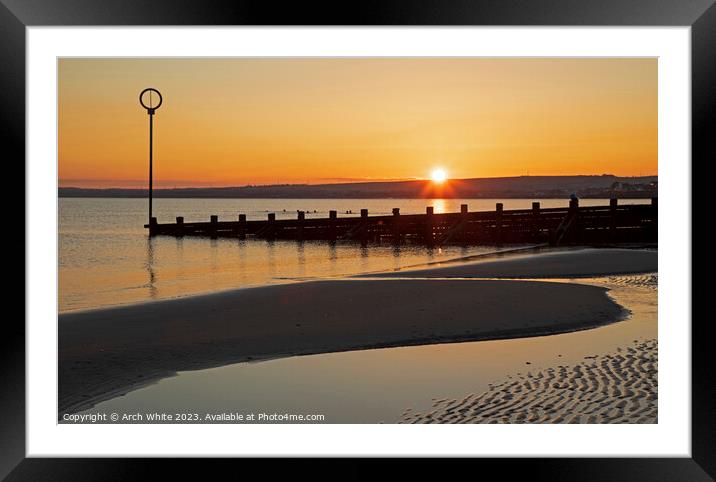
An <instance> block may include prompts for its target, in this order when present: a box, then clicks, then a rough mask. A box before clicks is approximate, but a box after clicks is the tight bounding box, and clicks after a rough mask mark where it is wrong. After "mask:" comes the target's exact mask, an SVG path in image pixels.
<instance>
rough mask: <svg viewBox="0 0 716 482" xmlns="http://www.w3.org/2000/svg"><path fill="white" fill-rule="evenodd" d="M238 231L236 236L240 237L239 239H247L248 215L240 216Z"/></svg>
mask: <svg viewBox="0 0 716 482" xmlns="http://www.w3.org/2000/svg"><path fill="white" fill-rule="evenodd" d="M237 230H238V231H237V233H236V234H237V235H238V236H239V239H246V214H239V224H238V226H237Z"/></svg>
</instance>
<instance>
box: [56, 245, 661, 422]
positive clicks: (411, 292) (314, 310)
mask: <svg viewBox="0 0 716 482" xmlns="http://www.w3.org/2000/svg"><path fill="white" fill-rule="evenodd" d="M540 258H542V259H540ZM656 258H657V253H656V252H655V251H636V250H581V251H575V250H568V251H565V252H561V253H547V254H537V255H529V256H520V257H508V258H503V259H498V260H486V261H480V262H475V263H469V264H465V265H451V266H448V267H437V268H431V269H430V270H429V271H430V272H432V273H433V274H432V275H430V276H427V275H425V270H423V272H422V273H421V272H420V271H410V272H408V271H406V272H401V273H420V275H419V276H418V277H425V278H430V277H434V278H437V277H445V278H448V277H451V276H455V277H460V278H471V277H475V278H477V277H486V278H499V277H524V278H529V277H533V278H544V277H562V276H564V273H565V271H566V270H568V271H569V272H570V276H590V275H592V276H593V275H594V274H595V273H594V271H595V270H596V271H597V272H598V274H608V273H605V272H604V271H603V270H602V271H599V267H600V266H602V267H603V263H604V262H606V261H605V260H606V259H614V260H617V261H618V262H619V264H618V266H616V262H615V264H614V265H608V267H614V268H618V269H615V272H616V273H625V272H633V273H643V272H653V271H656ZM455 270H460V274H459V275H457V274H455ZM550 270H551V271H550ZM440 273H443V274H445V276H439V275H440ZM515 273H519V274H515ZM390 275H391V276H395V273H390ZM624 316H625V311H624V310H623V309H622V307H620V306H619V305H617V304H616V303H615V302H614V301H612V300H611V299H610V298H609V297H608V296H607V290H606V289H605V288H602V287H598V286H588V285H581V284H569V283H552V282H546V281H519V280H479V279H453V280H451V279H413V280H410V279H402V280H391V279H385V280H380V279H377V280H361V279H353V280H328V281H313V282H304V283H295V284H288V285H277V286H266V287H261V288H253V289H242V290H233V291H226V292H221V293H215V294H211V295H204V296H195V297H187V298H180V299H174V300H166V301H159V302H153V303H145V304H138V305H130V306H123V307H117V308H111V309H100V310H90V311H84V312H75V313H68V314H63V315H61V316H60V319H59V347H60V349H59V412H60V414H62V413H68V412H74V411H77V410H81V409H84V408H88V407H90V406H92V405H93V404H95V403H97V402H98V401H101V400H106V399H108V398H112V397H114V396H117V395H119V394H122V393H126V392H128V391H131V390H132V389H134V388H137V387H139V386H142V385H146V384H147V383H151V382H153V381H155V380H157V379H160V378H163V377H167V376H171V375H173V374H174V373H176V372H177V371H182V370H195V369H202V368H208V367H214V366H221V365H225V364H230V363H235V362H240V361H248V360H259V359H267V358H276V357H283V356H290V355H300V354H309V353H326V352H336V351H346V350H356V349H365V348H375V347H388V346H407V345H419V344H431V343H442V342H456V341H468V340H481V339H496V338H512V337H526V336H533V335H545V334H552V333H560V332H567V331H575V330H581V329H586V328H592V327H595V326H600V325H604V324H608V323H613V322H615V321H618V320H620V319H622V318H623V317H624Z"/></svg>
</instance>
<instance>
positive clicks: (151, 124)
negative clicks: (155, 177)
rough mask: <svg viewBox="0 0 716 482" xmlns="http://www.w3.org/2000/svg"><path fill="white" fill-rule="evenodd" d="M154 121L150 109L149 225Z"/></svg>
mask: <svg viewBox="0 0 716 482" xmlns="http://www.w3.org/2000/svg"><path fill="white" fill-rule="evenodd" d="M153 119H154V109H151V110H150V111H149V224H152V193H153V186H152V171H153V169H152V164H153V158H152V140H153V139H152V137H153V130H154V129H153V127H154V122H152V121H153Z"/></svg>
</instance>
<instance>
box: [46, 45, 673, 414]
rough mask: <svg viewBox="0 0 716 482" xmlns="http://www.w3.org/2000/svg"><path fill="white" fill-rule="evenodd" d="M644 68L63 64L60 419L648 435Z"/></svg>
mask: <svg viewBox="0 0 716 482" xmlns="http://www.w3.org/2000/svg"><path fill="white" fill-rule="evenodd" d="M659 62H660V59H659V58H658V57H647V56H644V57H594V56H591V57H499V56H497V57H469V56H455V57H447V56H435V57H433V56H423V57H412V56H411V57H409V56H403V57H400V56H395V57H389V56H386V57H370V56H367V57H327V56H321V57H310V56H303V57H302V56H283V57H275V56H256V57H132V56H129V57H68V56H59V57H57V59H56V73H57V213H56V214H57V275H58V276H57V312H58V317H57V355H56V356H57V414H56V421H57V423H58V424H61V425H74V424H585V425H587V424H650V425H655V424H658V423H659V415H660V413H659V387H658V385H659V384H658V380H659V370H658V360H659V356H658V354H659V333H658V314H659V306H658V280H659V277H658V271H659V270H658V268H659V266H658V257H659V256H658V255H659V250H658V247H659V243H658V218H659V216H658V212H659V207H658V204H659V203H658V199H659V195H658V194H659V193H658V191H659V177H658V171H659V169H658V167H659V154H660V152H661V151H660V149H659V147H660V146H659V115H660V110H659V88H660V82H659V81H660V77H659V75H660V70H659ZM47 142H51V140H47ZM662 167H663V166H662ZM662 174H664V179H666V180H668V178H669V176H668V173H667V172H666V171H664V172H662ZM665 182H666V181H665ZM665 192H668V190H665ZM666 206H667V208H669V205H668V204H667V205H666ZM666 211H667V212H668V211H669V209H666ZM662 241H663V240H662ZM662 269H664V267H663V266H662ZM666 279H667V276H666V274H665V275H664V280H666ZM53 357H54V354H53Z"/></svg>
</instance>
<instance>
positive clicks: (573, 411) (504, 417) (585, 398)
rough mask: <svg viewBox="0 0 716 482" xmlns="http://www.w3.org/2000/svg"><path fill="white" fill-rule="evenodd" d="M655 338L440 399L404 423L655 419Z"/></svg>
mask: <svg viewBox="0 0 716 482" xmlns="http://www.w3.org/2000/svg"><path fill="white" fill-rule="evenodd" d="M657 348H658V347H657V340H656V339H652V340H647V341H643V342H635V343H634V344H633V345H632V346H629V347H626V348H618V349H617V351H616V352H615V353H613V354H609V355H603V356H594V357H585V361H583V362H581V363H579V364H577V365H575V366H563V365H560V366H557V367H554V368H548V369H545V370H542V371H539V372H536V373H532V372H527V373H526V374H521V375H519V376H516V377H508V378H507V379H506V380H505V381H503V382H502V383H499V384H495V385H490V388H489V389H488V390H487V391H486V392H484V393H481V394H473V395H468V396H466V397H465V398H462V399H455V400H450V399H442V400H436V401H435V403H434V404H433V407H432V410H431V411H429V412H427V413H412V412H411V411H410V410H408V411H406V412H405V413H404V414H403V420H402V423H657V392H658V380H657V378H658V377H657V371H658V367H657V360H658V357H657V352H658V350H657Z"/></svg>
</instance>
